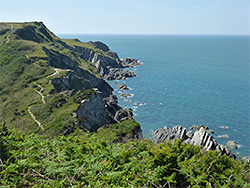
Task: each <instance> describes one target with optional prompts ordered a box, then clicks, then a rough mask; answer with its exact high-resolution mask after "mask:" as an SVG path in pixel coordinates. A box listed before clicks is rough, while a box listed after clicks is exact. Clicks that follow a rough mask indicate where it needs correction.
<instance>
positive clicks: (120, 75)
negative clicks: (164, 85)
mask: <svg viewBox="0 0 250 188" xmlns="http://www.w3.org/2000/svg"><path fill="white" fill-rule="evenodd" d="M103 72H104V71H103ZM101 76H103V78H104V79H105V80H124V79H126V78H129V77H135V76H136V74H135V73H134V72H131V71H129V70H124V69H122V68H110V69H109V70H108V71H107V72H106V73H105V72H104V74H103V75H101Z"/></svg>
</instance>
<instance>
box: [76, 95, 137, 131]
mask: <svg viewBox="0 0 250 188" xmlns="http://www.w3.org/2000/svg"><path fill="white" fill-rule="evenodd" d="M81 103H82V104H81V105H80V107H79V108H78V109H77V111H76V114H77V115H78V116H80V118H81V121H80V123H79V126H84V127H85V128H87V129H88V130H89V131H90V132H93V131H96V130H97V129H98V128H100V127H102V126H103V125H106V124H112V123H119V122H120V121H122V120H124V119H127V118H131V117H132V116H133V112H132V110H131V109H129V110H126V109H122V108H121V107H120V106H119V105H118V101H117V98H116V96H114V95H111V96H109V97H107V98H102V96H101V95H100V93H98V92H97V93H95V94H94V95H92V96H91V97H90V98H89V99H86V100H83V101H82V102H81Z"/></svg>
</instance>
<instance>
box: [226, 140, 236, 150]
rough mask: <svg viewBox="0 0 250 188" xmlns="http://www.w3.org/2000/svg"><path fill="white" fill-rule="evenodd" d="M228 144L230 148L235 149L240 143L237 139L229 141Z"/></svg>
mask: <svg viewBox="0 0 250 188" xmlns="http://www.w3.org/2000/svg"><path fill="white" fill-rule="evenodd" d="M227 145H228V146H229V147H230V148H233V149H237V148H239V145H238V143H237V142H236V141H228V142H227Z"/></svg>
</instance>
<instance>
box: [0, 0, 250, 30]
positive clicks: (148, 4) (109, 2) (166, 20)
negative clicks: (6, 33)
mask: <svg viewBox="0 0 250 188" xmlns="http://www.w3.org/2000/svg"><path fill="white" fill-rule="evenodd" d="M249 4H250V1H249V0H0V22H6V21H8V22H10V21H18V22H19V21H22V22H23V21H35V20H37V21H43V22H44V23H45V24H46V25H47V27H48V28H49V29H51V30H52V31H53V32H55V33H57V34H58V33H61V34H63V33H71V34H226V35H242V34H244V35H245V34H247V35H249V27H250V23H249V19H250V18H249V16H250V15H249V14H250V13H249V12H250V8H249V7H250V5H249Z"/></svg>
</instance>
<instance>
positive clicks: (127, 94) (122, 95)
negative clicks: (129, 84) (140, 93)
mask: <svg viewBox="0 0 250 188" xmlns="http://www.w3.org/2000/svg"><path fill="white" fill-rule="evenodd" d="M120 96H121V97H123V98H128V97H131V96H132V94H129V93H122V94H120Z"/></svg>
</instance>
